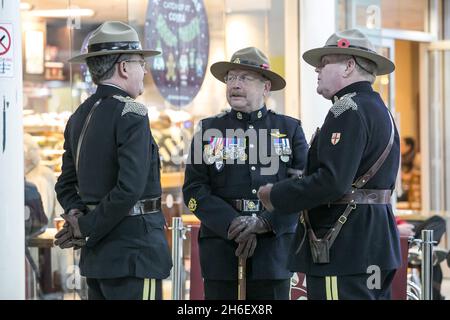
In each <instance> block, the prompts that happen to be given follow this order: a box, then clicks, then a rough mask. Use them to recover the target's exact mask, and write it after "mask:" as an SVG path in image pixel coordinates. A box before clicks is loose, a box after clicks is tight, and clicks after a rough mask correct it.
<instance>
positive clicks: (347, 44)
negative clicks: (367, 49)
mask: <svg viewBox="0 0 450 320" xmlns="http://www.w3.org/2000/svg"><path fill="white" fill-rule="evenodd" d="M337 46H338V47H339V48H348V47H350V41H348V40H347V39H344V38H343V39H339V41H338V43H337Z"/></svg>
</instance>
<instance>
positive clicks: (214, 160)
mask: <svg viewBox="0 0 450 320" xmlns="http://www.w3.org/2000/svg"><path fill="white" fill-rule="evenodd" d="M273 145H274V149H275V153H276V154H277V155H278V156H280V159H281V161H283V162H288V161H289V157H290V155H291V154H292V150H291V147H290V143H289V139H288V138H275V139H273ZM246 149H247V140H246V139H245V138H237V137H233V138H218V137H212V138H211V139H210V141H209V144H207V145H205V146H204V159H205V162H206V164H215V166H216V169H217V170H219V171H220V170H221V169H222V168H223V166H224V160H226V159H231V160H236V159H239V160H240V161H246V160H247V159H248V156H247V153H246Z"/></svg>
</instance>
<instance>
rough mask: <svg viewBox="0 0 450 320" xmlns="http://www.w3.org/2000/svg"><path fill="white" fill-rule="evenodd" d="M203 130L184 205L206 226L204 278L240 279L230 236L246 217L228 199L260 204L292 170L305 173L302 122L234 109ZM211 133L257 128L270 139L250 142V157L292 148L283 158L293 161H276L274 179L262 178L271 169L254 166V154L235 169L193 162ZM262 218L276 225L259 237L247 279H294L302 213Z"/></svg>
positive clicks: (202, 240) (202, 230)
mask: <svg viewBox="0 0 450 320" xmlns="http://www.w3.org/2000/svg"><path fill="white" fill-rule="evenodd" d="M199 126H200V128H201V129H200V130H198V131H197V133H196V134H195V136H194V139H193V142H192V146H191V154H190V161H189V162H190V163H189V164H188V165H187V166H186V175H185V182H184V186H183V195H184V201H185V203H186V205H187V206H188V207H189V208H190V210H191V211H192V212H193V213H194V214H195V215H196V216H197V217H198V218H199V219H200V221H201V228H200V233H199V239H198V240H199V249H200V262H201V268H202V275H203V277H204V278H205V279H208V280H236V279H237V263H238V260H237V258H236V256H235V250H236V248H237V244H236V242H235V241H234V240H232V241H230V240H228V239H227V233H228V228H229V226H230V223H231V221H232V220H233V219H234V218H236V217H238V216H239V215H240V214H241V213H240V212H238V211H236V210H235V209H234V208H233V207H232V206H231V205H230V202H229V200H230V199H257V195H256V192H257V190H258V188H259V187H260V186H262V185H265V184H266V183H274V182H277V181H280V180H283V179H285V178H287V177H288V173H287V169H288V168H294V169H303V167H304V164H305V161H306V153H307V143H306V141H305V138H304V133H303V130H302V128H301V124H300V121H299V120H296V119H293V118H290V117H287V116H283V115H278V114H275V113H274V112H272V111H268V110H267V109H266V107H263V108H261V109H260V110H257V111H254V112H252V113H250V114H246V113H241V112H236V111H235V110H231V111H229V112H226V113H224V114H221V115H218V116H215V117H212V118H207V119H204V120H202V121H201V122H200V124H199ZM208 129H216V130H218V131H219V132H220V133H221V134H222V135H223V137H225V136H226V130H227V129H242V130H244V131H246V130H248V129H255V131H256V132H266V133H265V134H263V136H264V137H265V138H266V139H263V138H261V139H260V138H258V141H257V143H255V142H254V141H252V140H251V139H249V140H248V144H247V146H246V149H245V150H246V151H245V152H246V154H249V150H252V149H254V148H255V149H257V148H260V150H264V151H267V152H266V153H265V154H268V155H271V154H270V152H271V150H272V146H273V144H274V143H284V144H285V145H287V144H289V145H290V148H291V149H292V153H291V154H290V155H289V156H288V157H286V158H284V159H285V160H288V161H287V162H283V161H279V158H280V157H279V156H275V158H276V159H277V161H278V162H279V167H278V170H276V171H275V172H273V173H272V174H270V175H263V174H262V171H261V169H262V168H267V167H269V166H270V164H265V165H263V164H262V161H261V158H258V159H257V161H253V162H257V163H253V164H252V163H249V162H250V160H249V159H250V158H251V156H250V155H249V157H248V159H247V160H246V161H243V162H241V163H237V161H236V162H235V163H234V164H231V163H226V161H225V160H224V164H223V165H222V166H220V164H219V166H216V164H215V163H212V164H211V163H206V162H205V159H204V158H202V157H201V155H200V162H194V160H195V159H194V158H195V156H194V157H193V154H194V148H195V145H196V144H197V143H198V144H199V145H200V148H199V149H197V150H200V153H202V150H204V149H205V146H206V145H207V144H208V141H210V140H209V139H207V141H203V140H204V139H205V138H204V137H203V138H202V133H205V132H207V131H208ZM261 129H265V130H261ZM272 130H273V131H272ZM252 131H253V130H252ZM277 137H278V138H277ZM276 139H279V140H276ZM262 140H265V141H267V143H265V142H263V141H262ZM198 153H199V152H197V156H198ZM197 160H198V159H197ZM265 163H267V162H265ZM218 167H219V169H218ZM261 215H262V216H263V217H264V218H266V219H267V221H268V222H269V223H270V224H271V226H272V228H273V231H272V232H270V233H265V234H261V235H258V239H257V241H258V244H257V246H256V250H255V253H254V255H253V257H252V258H250V259H249V261H248V263H247V277H248V279H287V278H290V277H291V275H292V274H291V273H290V272H289V271H288V269H287V268H286V265H287V257H288V250H289V246H290V243H291V241H292V239H293V235H294V231H295V227H296V223H297V220H298V214H297V213H293V214H290V215H289V214H286V215H281V214H277V213H269V212H266V211H263V212H261Z"/></svg>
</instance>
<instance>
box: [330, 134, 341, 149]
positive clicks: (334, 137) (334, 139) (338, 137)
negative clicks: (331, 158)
mask: <svg viewBox="0 0 450 320" xmlns="http://www.w3.org/2000/svg"><path fill="white" fill-rule="evenodd" d="M339 140H341V133H340V132H334V133H333V134H332V135H331V143H332V144H333V145H334V146H335V145H337V144H338V143H339Z"/></svg>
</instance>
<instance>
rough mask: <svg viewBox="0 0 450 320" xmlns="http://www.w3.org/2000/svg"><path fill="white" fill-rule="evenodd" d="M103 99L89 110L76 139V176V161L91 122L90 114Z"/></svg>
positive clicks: (76, 167)
mask: <svg viewBox="0 0 450 320" xmlns="http://www.w3.org/2000/svg"><path fill="white" fill-rule="evenodd" d="M102 100H103V98H100V99H98V100H97V101H96V102H95V103H94V105H93V106H92V108H91V110H90V111H89V113H88V115H87V117H86V120H85V121H84V124H83V128H82V129H81V133H80V137H79V138H78V144H77V152H76V155H75V171H76V173H77V174H78V160H79V156H80V151H81V145H82V144H83V140H84V136H85V135H86V131H87V128H88V126H89V122H90V121H91V117H92V114H93V113H94V111H95V109H96V108H97V107H98V105H99V104H100V102H102Z"/></svg>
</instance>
